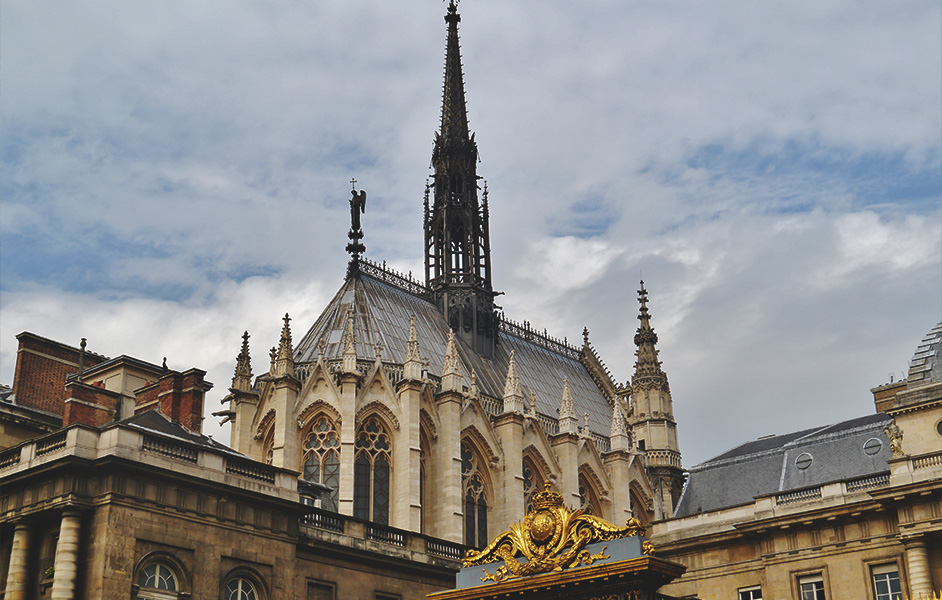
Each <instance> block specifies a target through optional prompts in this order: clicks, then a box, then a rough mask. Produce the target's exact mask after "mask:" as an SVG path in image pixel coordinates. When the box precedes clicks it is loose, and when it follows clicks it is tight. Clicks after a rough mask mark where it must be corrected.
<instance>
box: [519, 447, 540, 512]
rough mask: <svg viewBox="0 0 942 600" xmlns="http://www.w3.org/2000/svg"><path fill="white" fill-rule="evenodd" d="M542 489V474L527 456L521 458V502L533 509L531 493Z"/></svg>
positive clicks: (527, 508)
mask: <svg viewBox="0 0 942 600" xmlns="http://www.w3.org/2000/svg"><path fill="white" fill-rule="evenodd" d="M542 489H543V476H542V475H541V474H540V471H539V470H538V469H537V468H536V465H535V464H533V461H532V460H530V458H529V457H524V459H523V504H524V506H525V507H526V510H527V512H530V511H531V510H533V495H534V494H536V493H537V492H539V491H540V490H542Z"/></svg>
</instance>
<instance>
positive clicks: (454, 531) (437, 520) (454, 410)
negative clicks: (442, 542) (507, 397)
mask: <svg viewBox="0 0 942 600" xmlns="http://www.w3.org/2000/svg"><path fill="white" fill-rule="evenodd" d="M461 401H462V395H461V394H460V393H459V392H457V391H445V392H442V393H441V394H439V395H438V397H437V398H436V403H437V404H438V417H439V419H440V421H441V428H440V429H439V431H438V443H437V444H435V450H434V451H433V454H434V460H435V464H436V465H437V466H438V468H439V469H440V477H439V478H438V481H435V482H433V484H434V485H435V487H436V496H437V498H438V501H437V502H435V503H434V506H432V507H429V509H431V510H432V514H433V524H434V525H433V529H432V531H429V534H430V535H433V536H435V537H440V538H442V539H446V540H450V541H452V542H457V543H459V544H460V543H462V542H463V541H464V529H463V525H462V523H463V518H464V511H463V508H462V502H461Z"/></svg>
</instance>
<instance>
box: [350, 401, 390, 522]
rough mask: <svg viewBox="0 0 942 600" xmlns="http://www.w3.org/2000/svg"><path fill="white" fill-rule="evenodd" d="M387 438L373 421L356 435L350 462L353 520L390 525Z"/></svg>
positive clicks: (381, 426)
mask: <svg viewBox="0 0 942 600" xmlns="http://www.w3.org/2000/svg"><path fill="white" fill-rule="evenodd" d="M389 449H390V443H389V434H388V433H386V428H385V427H383V424H382V423H381V422H380V420H379V419H377V418H376V417H370V418H368V419H367V420H366V421H365V422H364V423H363V424H362V425H361V426H360V428H359V430H358V431H357V437H356V455H355V456H356V458H354V462H353V516H355V517H357V518H359V519H368V520H370V521H374V522H376V523H380V524H383V525H386V524H388V523H389Z"/></svg>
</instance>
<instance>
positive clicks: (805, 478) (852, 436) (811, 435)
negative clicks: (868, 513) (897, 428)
mask: <svg viewBox="0 0 942 600" xmlns="http://www.w3.org/2000/svg"><path fill="white" fill-rule="evenodd" d="M890 420H891V419H890V417H889V416H887V415H885V414H883V413H877V414H873V415H867V416H864V417H858V418H856V419H850V420H848V421H842V422H840V423H835V424H832V425H826V426H823V427H815V428H811V429H805V430H802V431H796V432H794V433H788V434H784V435H777V436H769V437H765V438H760V439H757V440H754V441H751V442H746V443H744V444H741V445H739V446H737V447H735V448H733V449H732V450H730V451H728V452H724V453H723V454H720V455H719V456H717V457H716V458H713V459H710V460H708V461H707V462H705V463H702V464H699V465H697V466H695V467H692V468H691V469H690V475H689V477H688V480H687V485H686V486H685V487H684V492H683V495H682V496H681V498H680V501H679V502H678V504H677V509H676V510H675V512H674V516H677V517H682V516H686V515H691V514H695V513H698V512H708V511H713V510H719V509H722V508H728V507H732V506H737V505H740V504H746V503H750V502H752V501H753V499H754V498H756V497H758V496H765V495H769V494H777V493H782V492H787V491H790V490H797V489H801V488H806V487H814V486H818V485H822V484H824V483H829V482H833V481H842V480H849V479H857V478H860V477H867V476H870V475H876V474H879V473H885V472H888V471H889V468H890V467H889V464H888V463H887V461H888V460H889V459H890V458H891V456H892V453H891V451H890V444H889V440H888V439H887V437H886V434H885V433H883V427H884V426H885V425H886V424H887V423H889V422H890ZM871 438H876V439H877V440H879V441H880V442H881V444H882V446H880V448H879V450H877V451H876V452H874V453H868V452H867V451H865V450H864V445H865V444H866V442H867V441H868V440H869V439H871ZM804 454H808V455H810V457H811V464H810V465H808V466H804V464H805V463H806V462H807V461H801V466H799V462H798V461H797V459H798V457H799V456H802V455H804ZM802 467H804V468H802Z"/></svg>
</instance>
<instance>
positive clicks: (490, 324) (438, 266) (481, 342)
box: [425, 0, 498, 358]
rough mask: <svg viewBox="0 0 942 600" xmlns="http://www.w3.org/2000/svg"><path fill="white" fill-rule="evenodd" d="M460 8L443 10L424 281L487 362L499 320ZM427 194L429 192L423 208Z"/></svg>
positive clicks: (450, 320) (454, 326) (454, 325)
mask: <svg viewBox="0 0 942 600" xmlns="http://www.w3.org/2000/svg"><path fill="white" fill-rule="evenodd" d="M459 21H461V17H460V16H459V15H458V7H457V5H456V4H455V2H454V1H453V0H452V1H451V2H449V4H448V12H447V14H446V15H445V22H446V23H448V40H447V43H446V49H445V78H444V87H443V90H442V119H441V128H440V130H439V131H438V133H436V135H435V145H434V148H433V150H432V164H431V166H432V169H433V170H434V175H433V182H432V183H431V184H430V185H429V186H428V187H427V188H426V195H425V280H426V284H427V285H428V287H429V288H431V290H432V292H433V295H434V297H435V301H436V303H437V304H438V306H439V309H440V310H441V311H442V312H443V313H444V315H445V318H446V319H447V321H448V325H449V326H450V327H451V328H452V329H453V330H454V331H455V334H456V335H457V336H458V337H460V338H461V339H462V340H463V341H464V342H465V343H467V344H468V346H469V347H470V348H471V349H472V350H473V351H474V352H476V353H477V354H480V355H481V356H484V357H485V358H491V357H492V356H493V354H494V345H495V340H496V337H497V328H498V319H497V316H496V314H495V310H494V291H493V289H492V287H491V256H490V255H491V250H490V234H489V228H488V216H487V207H486V202H485V203H484V204H482V203H480V202H479V201H478V179H479V177H478V175H477V162H478V149H477V144H476V143H475V141H474V134H472V133H471V132H470V130H469V128H468V111H467V105H466V103H465V93H464V74H463V72H462V66H461V47H460V45H459V42H458V23H459ZM429 188H431V189H434V192H433V195H432V196H433V197H432V198H431V205H429Z"/></svg>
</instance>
